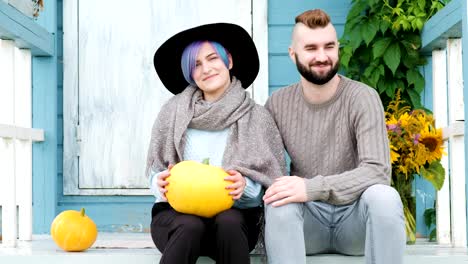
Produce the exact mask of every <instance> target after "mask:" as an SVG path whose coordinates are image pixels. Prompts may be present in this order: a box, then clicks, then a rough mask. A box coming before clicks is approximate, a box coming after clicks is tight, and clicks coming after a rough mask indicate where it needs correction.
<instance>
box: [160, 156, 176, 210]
mask: <svg viewBox="0 0 468 264" xmlns="http://www.w3.org/2000/svg"><path fill="white" fill-rule="evenodd" d="M172 167H174V165H172V164H169V167H168V168H167V170H165V171H163V172H161V173H160V174H159V175H158V180H157V181H156V183H157V184H158V188H159V192H160V193H161V195H162V198H163V200H164V201H166V202H167V197H166V192H167V190H166V186H167V185H168V184H169V182H167V181H166V178H167V177H169V176H171V169H172Z"/></svg>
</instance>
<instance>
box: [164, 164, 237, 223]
mask: <svg viewBox="0 0 468 264" xmlns="http://www.w3.org/2000/svg"><path fill="white" fill-rule="evenodd" d="M226 176H229V174H228V173H227V172H225V171H224V170H223V169H222V168H220V167H215V166H211V165H209V160H208V159H205V160H204V161H203V163H199V162H196V161H182V162H179V163H177V164H176V165H175V166H174V167H172V169H171V175H170V176H169V177H167V178H166V181H168V182H169V184H168V185H167V186H166V190H167V192H166V197H167V200H168V202H169V204H170V205H171V206H172V208H174V210H176V211H177V212H180V213H185V214H193V215H198V216H202V217H213V216H215V215H217V214H219V213H220V212H222V211H225V210H227V209H229V208H231V207H232V205H233V204H234V200H233V199H232V196H231V195H229V192H230V190H227V189H226V186H228V185H230V184H232V182H230V181H226V180H224V178H225V177H226Z"/></svg>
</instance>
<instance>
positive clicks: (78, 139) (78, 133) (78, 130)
mask: <svg viewBox="0 0 468 264" xmlns="http://www.w3.org/2000/svg"><path fill="white" fill-rule="evenodd" d="M75 129H76V130H75V131H76V156H78V157H79V156H80V155H81V127H80V125H76V127H75Z"/></svg>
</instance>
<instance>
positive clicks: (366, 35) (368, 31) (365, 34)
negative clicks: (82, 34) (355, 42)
mask: <svg viewBox="0 0 468 264" xmlns="http://www.w3.org/2000/svg"><path fill="white" fill-rule="evenodd" d="M378 30H379V25H378V24H377V23H375V22H373V21H367V22H365V23H364V24H362V25H361V37H362V39H363V40H364V42H365V43H366V45H368V46H369V43H370V42H371V41H372V40H373V39H374V37H375V35H376V34H377V31H378Z"/></svg>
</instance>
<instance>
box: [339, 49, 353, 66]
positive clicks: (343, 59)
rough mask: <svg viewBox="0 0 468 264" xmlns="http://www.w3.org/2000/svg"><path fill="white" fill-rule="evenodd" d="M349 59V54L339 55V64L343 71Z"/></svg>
mask: <svg viewBox="0 0 468 264" xmlns="http://www.w3.org/2000/svg"><path fill="white" fill-rule="evenodd" d="M350 59H351V54H349V53H341V54H340V63H341V65H342V66H343V67H344V68H345V69H348V67H349V60H350Z"/></svg>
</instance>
